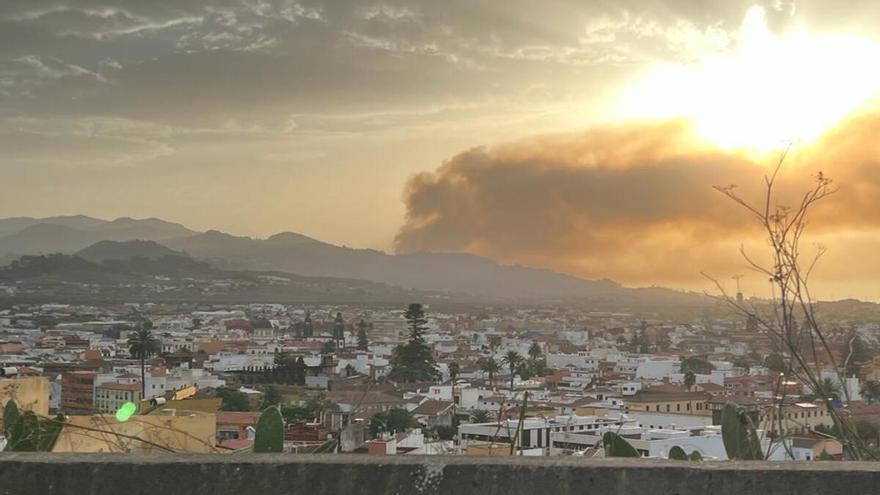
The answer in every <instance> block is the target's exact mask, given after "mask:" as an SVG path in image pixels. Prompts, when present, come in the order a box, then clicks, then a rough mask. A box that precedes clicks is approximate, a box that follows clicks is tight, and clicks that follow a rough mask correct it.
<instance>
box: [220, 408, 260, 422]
mask: <svg viewBox="0 0 880 495" xmlns="http://www.w3.org/2000/svg"><path fill="white" fill-rule="evenodd" d="M259 419H260V413H259V412H256V411H217V424H218V425H243V426H251V425H255V424H257V420H259Z"/></svg>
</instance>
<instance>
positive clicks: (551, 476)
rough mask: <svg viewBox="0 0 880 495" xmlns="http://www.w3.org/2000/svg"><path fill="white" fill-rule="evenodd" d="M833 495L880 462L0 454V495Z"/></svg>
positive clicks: (878, 481) (863, 490) (863, 480)
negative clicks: (557, 494)
mask: <svg viewBox="0 0 880 495" xmlns="http://www.w3.org/2000/svg"><path fill="white" fill-rule="evenodd" d="M840 492H845V493H846V494H847V495H861V494H869V493H870V494H873V493H878V492H880V463H872V462H833V461H824V462H823V461H812V462H810V461H801V462H797V461H781V462H762V461H750V462H732V461H705V462H689V461H668V460H652V459H619V458H617V459H583V458H577V457H547V458H537V457H536V458H530V457H467V456H433V457H432V456H370V455H355V454H349V455H292V454H237V455H236V454H226V455H223V454H194V455H181V454H48V453H0V495H12V494H16V495H30V494H34V495H37V494H39V495H53V494H64V495H67V494H71V495H72V494H77V495H79V494H96V495H103V494H108V495H110V494H113V495H132V494H144V495H146V494H152V493H158V494H162V495H173V494H177V493H181V494H183V493H186V494H190V493H206V494H211V495H227V494H228V495H233V494H234V495H249V494H251V493H253V494H260V495H262V494H278V493H306V494H308V495H337V494H338V495H428V494H456V495H496V494H497V495H502V494H503V495H536V494H537V495H550V494H555V493H562V494H574V493H578V494H581V493H590V494H592V493H597V494H602V495H605V494H646V495H666V494H678V495H689V494H701V495H705V494H710V495H732V494H735V493H736V494H739V493H762V494H764V495H771V494H773V495H775V494H792V495H794V494H797V495H814V494H815V495H818V494H827V493H840Z"/></svg>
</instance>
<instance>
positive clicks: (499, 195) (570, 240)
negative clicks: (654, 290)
mask: <svg viewBox="0 0 880 495" xmlns="http://www.w3.org/2000/svg"><path fill="white" fill-rule="evenodd" d="M877 131H880V116H878V115H868V116H861V117H854V118H851V119H849V120H847V121H846V122H844V123H842V124H841V125H839V126H838V127H837V128H836V129H834V130H832V131H831V132H829V133H828V134H827V135H826V136H825V137H824V138H823V139H822V140H820V141H818V142H817V143H815V144H813V145H811V146H808V147H800V148H796V149H795V150H794V151H793V153H792V154H791V155H790V156H789V158H788V160H787V161H786V163H785V166H784V168H783V173H782V174H781V176H780V188H779V189H780V197H779V202H780V204H794V202H795V201H796V198H798V197H799V195H800V194H801V193H802V192H803V191H805V190H806V189H807V188H809V187H810V186H811V184H812V181H813V180H815V177H816V174H818V172H819V171H823V172H824V173H825V174H827V175H829V176H831V177H832V178H834V179H835V185H836V186H838V187H839V188H840V190H839V192H838V193H836V194H835V195H833V196H832V197H830V198H828V199H827V200H826V202H825V203H824V204H822V205H821V206H820V207H819V208H817V209H816V211H815V214H814V217H813V223H814V225H811V226H810V228H811V230H810V233H811V234H812V237H810V239H809V241H808V242H812V241H821V242H823V243H827V244H830V247H832V248H833V249H834V250H835V252H836V253H837V255H836V256H834V257H831V259H832V262H833V263H840V262H842V261H843V259H845V258H846V257H845V256H844V257H842V258H841V257H840V255H839V253H840V252H841V250H842V251H844V252H845V251H846V249H847V245H848V244H852V245H853V246H855V243H854V241H853V242H850V241H848V240H845V239H839V237H840V236H839V235H838V234H839V233H840V232H843V231H846V232H856V233H857V234H858V235H857V237H858V236H861V237H859V241H858V242H859V245H860V246H862V249H864V246H865V242H866V240H865V239H866V238H865V237H864V236H865V235H873V231H874V230H876V229H877V227H878V226H880V213H878V211H880V210H877V208H875V207H873V203H874V202H875V201H876V199H877V198H878V197H880V195H878V193H880V173H878V172H880V166H878V163H877V160H878V157H880V153H878V152H880V149H878V147H880V144H876V139H875V138H874V137H875V136H876V135H877ZM773 163H774V157H768V158H762V159H760V160H753V159H751V158H749V157H747V156H745V155H743V154H738V153H733V152H728V151H724V150H720V149H717V148H713V147H711V146H708V145H706V144H704V143H699V142H698V141H697V140H696V139H694V138H693V135H692V133H691V132H690V129H689V126H688V125H687V124H686V123H683V122H664V123H653V124H637V125H628V126H621V127H616V128H606V129H597V130H590V131H587V132H583V133H579V134H571V135H558V136H541V137H535V138H531V139H527V140H524V141H521V142H516V143H512V144H507V145H502V146H498V147H494V148H475V149H471V150H468V151H465V152H463V153H461V154H459V155H456V156H454V157H452V158H451V159H450V160H449V161H447V162H446V163H444V164H443V165H442V166H441V167H440V168H438V169H437V170H436V171H434V172H427V173H422V174H419V175H417V176H415V177H414V178H413V179H412V180H411V181H410V183H409V184H408V187H407V189H406V191H405V193H404V201H405V204H406V208H407V213H406V221H405V223H404V225H403V227H402V228H401V229H400V231H399V233H398V235H397V238H396V241H395V245H396V249H397V250H398V251H401V252H411V251H467V252H473V253H477V254H482V255H485V256H489V257H491V258H494V259H497V260H500V261H502V262H508V263H522V264H527V265H532V266H543V267H550V268H554V269H557V270H561V271H565V272H569V273H573V274H577V275H582V276H586V277H610V278H614V279H617V280H620V281H622V282H625V283H631V284H639V285H642V284H672V285H679V286H688V287H695V286H701V285H702V286H705V285H706V282H705V279H703V278H702V276H701V275H700V272H701V271H708V272H712V273H717V274H719V275H720V276H723V277H725V279H726V277H727V276H729V275H732V274H733V273H737V272H741V271H742V270H743V268H744V262H743V260H742V258H741V257H740V255H739V247H740V246H741V245H744V246H745V247H746V248H747V249H749V250H750V251H754V252H755V253H757V254H756V256H758V257H760V253H761V252H762V251H765V248H764V244H763V243H762V242H761V239H760V237H759V234H760V232H759V228H758V226H757V224H756V223H755V222H754V221H753V220H752V219H751V218H750V217H749V216H748V215H747V214H746V213H745V212H744V210H743V209H741V208H740V207H738V206H737V205H735V204H733V203H732V202H731V201H730V200H728V199H726V198H724V197H723V196H722V195H721V194H720V193H718V192H717V191H715V190H713V188H712V186H713V185H728V184H736V185H737V186H738V187H737V189H736V191H737V193H738V194H740V195H741V196H742V197H744V198H745V199H747V200H749V201H757V200H759V199H760V198H761V194H762V190H763V189H762V188H763V178H764V176H765V174H766V173H767V172H768V171H769V170H770V168H772V166H773ZM834 260H837V261H834ZM876 268H877V269H876V270H875V271H874V272H873V273H874V274H875V275H878V274H880V264H878V266H877V267H876ZM834 273H842V272H840V271H837V270H833V269H829V268H825V269H824V270H823V276H826V277H830V278H833V276H834ZM756 278H759V277H756Z"/></svg>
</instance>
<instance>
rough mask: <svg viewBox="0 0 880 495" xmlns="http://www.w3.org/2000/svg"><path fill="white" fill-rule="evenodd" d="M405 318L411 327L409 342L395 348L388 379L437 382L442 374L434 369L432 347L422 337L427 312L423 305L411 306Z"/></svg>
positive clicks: (426, 321) (425, 325)
mask: <svg viewBox="0 0 880 495" xmlns="http://www.w3.org/2000/svg"><path fill="white" fill-rule="evenodd" d="M404 316H405V317H406V321H407V325H408V326H409V340H408V341H407V342H406V343H405V344H401V345H399V346H397V347H395V348H394V353H393V354H392V356H391V371H390V372H389V373H388V378H389V379H391V380H393V381H399V382H419V381H433V380H436V379H437V378H438V377H439V375H440V373H439V372H438V371H437V369H436V368H435V367H434V357H433V355H432V353H431V347H430V346H429V345H428V344H427V343H425V338H424V337H423V336H422V334H423V333H424V331H425V330H426V329H427V323H428V320H426V319H425V310H424V308H423V307H422V305H421V304H410V305H409V308H408V309H407V311H406V313H405V315H404Z"/></svg>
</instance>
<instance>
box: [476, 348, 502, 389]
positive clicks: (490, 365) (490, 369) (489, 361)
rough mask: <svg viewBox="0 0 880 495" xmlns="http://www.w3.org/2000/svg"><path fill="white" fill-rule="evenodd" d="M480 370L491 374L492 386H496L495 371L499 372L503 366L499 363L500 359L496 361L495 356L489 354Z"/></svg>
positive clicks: (481, 364)
mask: <svg viewBox="0 0 880 495" xmlns="http://www.w3.org/2000/svg"><path fill="white" fill-rule="evenodd" d="M480 370H481V371H483V372H485V373H487V374H488V375H489V381H490V382H492V386H493V387H494V386H495V373H498V372H499V371H500V370H501V366H500V365H499V364H498V361H495V358H493V357H492V356H489V357H487V358H485V359H483V361H482V362H481V363H480Z"/></svg>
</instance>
